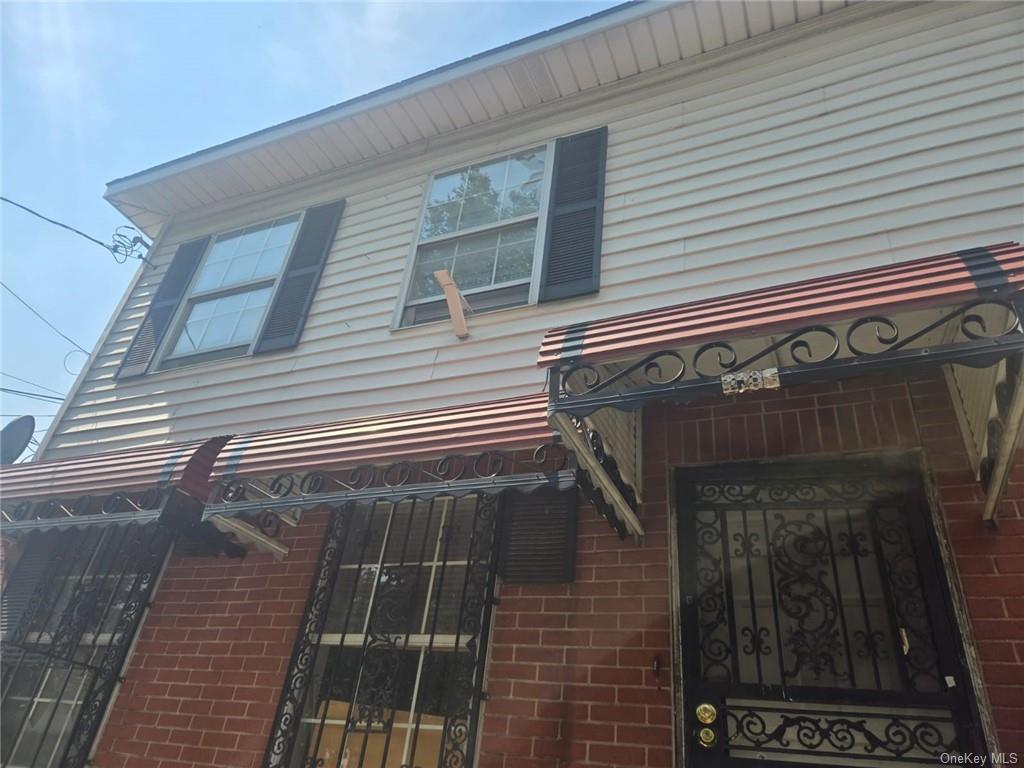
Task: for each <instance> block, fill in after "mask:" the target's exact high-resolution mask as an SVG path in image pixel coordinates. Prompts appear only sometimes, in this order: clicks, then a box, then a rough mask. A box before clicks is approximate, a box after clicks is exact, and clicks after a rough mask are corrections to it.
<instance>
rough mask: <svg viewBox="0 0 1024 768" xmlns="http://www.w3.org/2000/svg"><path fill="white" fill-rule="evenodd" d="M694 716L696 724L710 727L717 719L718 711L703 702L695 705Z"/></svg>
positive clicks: (711, 705)
mask: <svg viewBox="0 0 1024 768" xmlns="http://www.w3.org/2000/svg"><path fill="white" fill-rule="evenodd" d="M696 714H697V722H699V723H701V724H703V725H711V723H713V722H715V719H716V718H717V717H718V710H717V709H715V705H714V704H709V703H707V702H706V701H705V702H703V703H701V704H698V705H697V709H696Z"/></svg>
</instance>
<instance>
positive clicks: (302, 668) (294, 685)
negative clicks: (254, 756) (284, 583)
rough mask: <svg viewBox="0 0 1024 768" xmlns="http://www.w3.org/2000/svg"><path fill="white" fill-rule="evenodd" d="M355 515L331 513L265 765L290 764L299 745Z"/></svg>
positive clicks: (349, 510)
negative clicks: (320, 650) (320, 649)
mask: <svg viewBox="0 0 1024 768" xmlns="http://www.w3.org/2000/svg"><path fill="white" fill-rule="evenodd" d="M352 514H353V510H352V508H351V507H346V508H345V509H342V510H334V511H332V513H331V517H330V521H329V523H328V525H327V532H326V534H325V536H324V542H323V545H322V546H321V548H320V560H319V564H318V565H317V570H316V573H315V574H314V576H313V584H312V586H311V587H310V591H309V597H308V598H307V599H306V610H305V613H304V614H303V619H302V624H301V625H300V627H299V634H298V636H297V637H296V639H295V647H294V649H293V651H292V658H291V662H290V663H289V665H288V676H287V677H286V678H285V683H284V691H283V692H282V694H281V700H280V702H279V703H278V706H277V715H276V717H275V718H274V725H273V730H272V731H271V733H270V741H269V744H268V746H267V754H266V756H265V758H264V761H263V765H264V766H265V768H283V766H286V765H287V764H288V759H289V757H290V755H291V752H292V749H293V747H294V745H295V737H296V734H297V732H298V728H299V723H300V719H301V717H302V708H303V706H304V705H305V702H306V693H307V691H308V689H309V685H310V682H311V681H312V679H313V665H314V663H315V661H316V653H317V648H318V645H317V643H318V641H319V639H320V634H321V633H322V632H323V631H324V623H325V622H326V620H327V610H328V608H329V607H330V604H331V596H332V595H333V594H334V582H335V575H336V573H337V570H338V565H339V563H340V562H341V555H342V550H343V548H344V544H345V535H346V533H347V531H348V529H349V527H350V523H351V515H352Z"/></svg>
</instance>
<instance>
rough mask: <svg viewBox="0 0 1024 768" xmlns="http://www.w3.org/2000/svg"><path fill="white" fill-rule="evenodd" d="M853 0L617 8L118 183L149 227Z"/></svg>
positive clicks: (127, 205) (733, 0)
mask: <svg viewBox="0 0 1024 768" xmlns="http://www.w3.org/2000/svg"><path fill="white" fill-rule="evenodd" d="M848 4H851V0H836V1H835V2H830V1H829V0H820V1H819V0H771V2H767V1H766V0H685V2H678V3H664V2H639V3H629V4H626V5H622V6H616V7H615V8H612V9H609V10H607V11H604V12H602V13H598V14H595V15H593V16H588V17H586V18H584V19H580V20H578V21H575V22H571V23H569V24H566V25H564V26H562V27H558V28H555V29H553V30H550V31H548V32H543V33H540V34H538V35H534V36H532V37H528V38H525V39H524V40H520V41H518V42H514V43H510V44H508V45H505V46H502V47H500V48H496V49H494V50H492V51H488V52H486V53H482V54H479V55H477V56H473V57H470V58H468V59H464V60H462V61H460V62H456V63H454V64H451V65H448V66H446V67H442V68H440V69H437V70H434V71H432V72H427V73H426V74H423V75H419V76H417V77H414V78H411V79H409V80H405V81H402V82H399V83H396V84H395V85H392V86H388V87H387V88H383V89H381V90H379V91H374V92H372V93H369V94H367V95H365V96H360V97H358V98H355V99H352V100H350V101H347V102H343V103H341V104H338V105H336V106H333V107H328V108H327V109H324V110H321V111H319V112H314V113H313V114H310V115H306V116H304V117H300V118H297V119H295V120H291V121H288V122H286V123H282V124H280V125H277V126H273V127H271V128H267V129H265V130H262V131H258V132H256V133H253V134H250V135H248V136H244V137H242V138H239V139H235V140H232V141H229V142H226V143H224V144H220V145H217V146H215V147H211V148H209V149H205V150H202V151H199V152H196V153H194V154H192V155H188V156H186V157H182V158H179V159H177V160H172V161H170V162H168V163H164V164H162V165H158V166H155V167H154V168H150V169H149V170H145V171H141V172H139V173H136V174H133V175H131V176H126V177H124V178H120V179H116V180H114V181H112V182H110V183H109V184H108V185H107V192H106V197H107V199H108V200H109V201H110V202H111V203H112V204H113V205H114V206H115V207H117V208H118V209H119V210H120V211H122V212H123V213H124V214H125V215H126V216H128V218H130V219H132V221H133V222H134V223H135V224H136V226H139V227H140V228H141V229H143V230H144V231H147V232H151V231H152V230H153V229H154V228H155V227H158V226H159V224H160V222H161V221H162V220H163V219H165V218H166V217H167V216H170V215H172V214H175V213H180V212H183V211H187V210H191V209H195V208H201V207H204V206H208V205H211V204H214V203H220V202H223V201H227V200H231V199H232V198H236V197H240V196H244V195H250V194H255V193H260V192H265V191H267V190H270V189H273V188H275V187H280V186H284V185H288V184H292V183H294V182H297V181H301V180H303V179H307V178H311V177H314V176H317V175H320V174H323V173H329V172H331V171H336V170H339V169H342V168H345V167H347V166H351V165H353V164H356V163H361V162H364V161H366V160H371V159H373V158H375V157H379V156H381V155H384V154H386V153H389V152H392V151H394V150H397V149H399V148H401V147H404V146H408V145H412V144H416V143H418V142H421V141H425V140H429V139H432V138H434V137H436V136H440V135H443V134H447V133H451V132H453V131H457V130H459V129H461V128H466V127H469V126H474V125H480V124H483V123H487V122H489V121H492V120H496V119H499V118H502V117H506V116H509V115H513V114H516V113H518V112H521V111H523V110H527V109H529V108H531V107H535V106H538V105H541V104H546V103H549V102H552V101H555V100H557V99H560V98H565V97H568V96H573V95H575V94H578V93H581V92H584V91H587V90H590V89H593V88H598V87H600V86H605V85H609V84H611V83H614V82H618V81H621V80H624V79H626V78H629V77H632V76H634V75H638V74H640V73H643V72H648V71H651V70H654V69H657V68H658V67H662V66H665V65H668V64H672V63H675V62H678V61H682V60H684V59H690V58H693V57H695V56H699V55H701V54H702V53H706V52H708V51H713V50H716V49H718V48H722V47H725V46H728V45H733V44H735V43H738V42H741V41H744V40H748V39H750V38H753V37H756V36H758V35H762V34H766V33H768V32H772V31H774V30H778V29H782V28H785V27H789V26H792V25H794V24H797V23H798V22H802V21H805V20H807V19H810V18H815V17H818V16H822V15H824V14H826V13H829V12H831V11H834V10H838V9H840V8H843V7H845V6H846V5H848Z"/></svg>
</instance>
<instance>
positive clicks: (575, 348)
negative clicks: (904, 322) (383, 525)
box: [537, 242, 1024, 367]
mask: <svg viewBox="0 0 1024 768" xmlns="http://www.w3.org/2000/svg"><path fill="white" fill-rule="evenodd" d="M1021 287H1024V247H1022V246H1021V245H1020V244H1019V243H1015V242H1011V243H1000V244H998V245H989V246H984V247H980V248H972V249H970V250H964V251H956V252H954V253H945V254H941V255H939V256H932V257H928V258H924V259H917V260H914V261H906V262H901V263H899V264H892V265H889V266H884V267H876V268H873V269H865V270H860V271H857V272H847V273H844V274H841V275H833V276H830V277H822V278H814V279H810V280H803V281H801V282H797V283H790V284H787V285H782V286H776V287H772V288H763V289H758V290H754V291H747V292H744V293H736V294H732V295H730V296H725V297H721V298H714V299H706V300H701V301H694V302H689V303H687V304H680V305H677V306H673V307H665V308H662V309H655V310H649V311H644V312H636V313H634V314H629V315H621V316H618V317H611V318H606V319H601V320H595V321H593V322H589V323H579V324H576V325H569V326H565V327H562V328H555V329H553V330H550V331H548V332H547V334H545V336H544V339H543V341H542V342H541V345H540V353H539V356H538V360H537V363H538V365H540V366H542V367H554V366H559V365H565V364H567V363H576V362H581V361H585V362H588V363H593V362H610V361H616V360H627V359H631V358H635V357H638V356H641V355H644V354H647V353H649V352H653V351H656V350H662V349H670V348H679V347H684V346H689V345H693V344H700V343H703V342H706V341H714V340H718V339H727V338H735V337H738V336H743V335H750V334H752V333H758V334H762V335H763V334H766V333H770V332H772V331H777V330H780V331H781V330H785V329H788V328H792V327H795V326H801V325H806V324H808V323H826V322H830V321H835V320H841V319H843V318H846V317H857V316H860V315H863V314H865V313H870V314H880V313H885V312H892V311H895V310H899V311H906V310H912V309H915V308H929V307H938V306H947V305H950V304H955V303H957V302H958V301H962V300H967V299H970V298H972V297H983V296H986V295H989V294H994V293H998V292H1006V291H1008V290H1013V289H1014V288H1018V289H1019V288H1021Z"/></svg>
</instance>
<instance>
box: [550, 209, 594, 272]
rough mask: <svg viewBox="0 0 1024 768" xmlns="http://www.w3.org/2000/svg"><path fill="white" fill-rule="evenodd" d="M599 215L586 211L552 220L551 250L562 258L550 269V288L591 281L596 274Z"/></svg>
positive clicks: (567, 214) (591, 210)
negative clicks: (594, 273)
mask: <svg viewBox="0 0 1024 768" xmlns="http://www.w3.org/2000/svg"><path fill="white" fill-rule="evenodd" d="M596 216H597V214H596V213H595V212H594V209H593V208H584V209H583V210H580V211H573V212H572V213H565V214H562V215H560V216H555V217H554V218H553V219H552V227H551V250H552V251H553V252H555V251H557V252H558V254H559V258H558V259H556V260H553V261H552V262H551V264H550V266H549V267H548V274H547V281H546V283H545V285H546V286H548V287H551V286H556V285H564V284H566V283H571V282H573V281H578V280H587V281H589V280H590V277H591V275H592V274H593V271H594V248H595V247H596V244H595V242H594V219H595V218H596Z"/></svg>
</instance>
